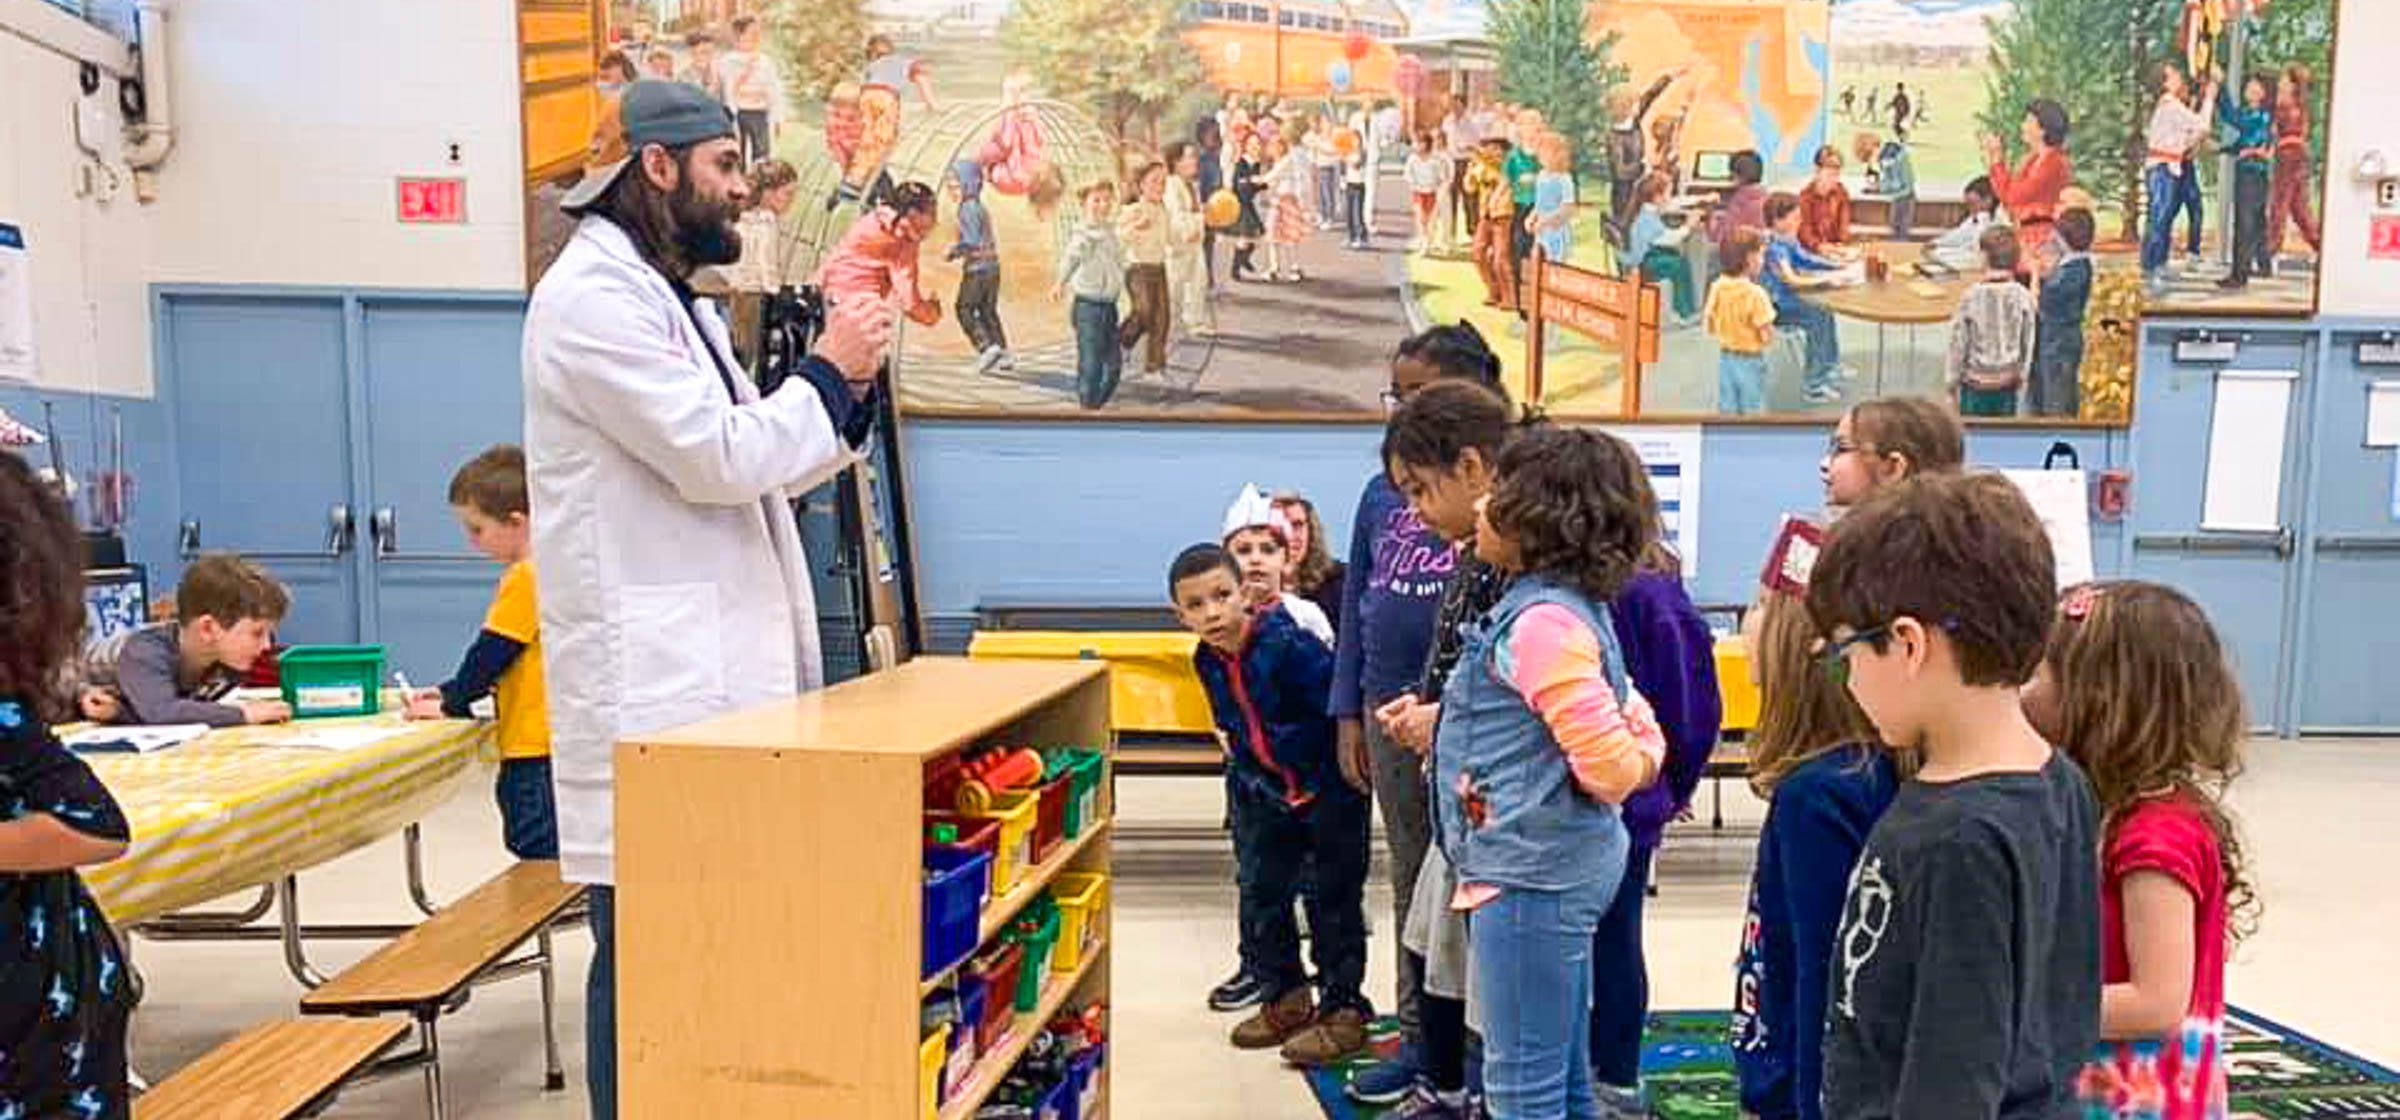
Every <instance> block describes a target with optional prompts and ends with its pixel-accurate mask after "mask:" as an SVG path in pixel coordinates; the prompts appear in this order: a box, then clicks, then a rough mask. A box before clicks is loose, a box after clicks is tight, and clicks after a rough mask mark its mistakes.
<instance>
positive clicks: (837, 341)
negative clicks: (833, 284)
mask: <svg viewBox="0 0 2400 1120" xmlns="http://www.w3.org/2000/svg"><path fill="white" fill-rule="evenodd" d="M891 348H892V309H891V307H890V306H889V305H887V304H883V303H873V302H868V301H864V300H853V301H851V302H849V303H845V304H842V305H841V306H839V307H836V308H834V309H833V315H832V317H831V320H830V321H829V322H827V323H826V324H825V333H824V334H822V335H819V336H817V346H816V349H815V350H814V351H812V353H813V355H814V356H815V357H819V358H823V359H824V360H826V361H827V362H831V363H832V364H833V367H834V368H835V369H838V370H840V371H842V380H844V381H848V382H850V383H851V385H852V388H854V389H855V388H856V387H857V384H858V383H859V382H861V381H863V382H866V383H868V384H870V385H872V384H874V382H875V373H876V371H877V370H879V369H881V368H882V367H883V356H884V353H885V352H886V351H888V350H890V349H891Z"/></svg>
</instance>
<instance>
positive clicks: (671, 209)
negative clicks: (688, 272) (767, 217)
mask: <svg viewBox="0 0 2400 1120" xmlns="http://www.w3.org/2000/svg"><path fill="white" fill-rule="evenodd" d="M667 214H668V216H670V217H672V218H674V219H675V246H676V248H678V249H681V250H683V256H684V259H685V260H687V261H689V262H691V265H692V267H694V268H705V267H707V266H709V265H722V264H732V263H733V262H735V261H738V260H740V259H742V235H741V231H740V230H738V229H736V228H734V219H735V218H736V217H737V216H738V215H739V208H738V207H736V206H735V205H734V204H733V203H731V202H727V201H723V200H719V199H710V198H703V197H701V195H700V192H698V191H697V190H694V189H693V187H692V180H691V177H690V176H685V177H684V179H683V181H682V182H680V183H678V184H676V186H675V193H674V194H672V195H670V196H668V198H667Z"/></svg>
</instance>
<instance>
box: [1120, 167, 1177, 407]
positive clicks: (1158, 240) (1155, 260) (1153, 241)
mask: <svg viewBox="0 0 2400 1120" xmlns="http://www.w3.org/2000/svg"><path fill="white" fill-rule="evenodd" d="M1169 177H1170V176H1169V175H1168V173H1167V165H1166V164H1163V163H1150V164H1145V165H1143V167H1142V168H1141V169H1140V170H1139V171H1136V172H1134V175H1133V182H1134V195H1133V197H1132V198H1130V199H1127V200H1126V202H1125V209H1123V210H1121V211H1119V212H1118V213H1117V239H1118V240H1120V241H1122V242H1124V243H1125V290H1126V294H1127V295H1129V296H1131V297H1132V299H1133V309H1132V312H1131V313H1130V314H1128V315H1127V316H1126V317H1125V321H1124V323H1123V324H1122V325H1120V326H1119V327H1118V328H1117V341H1118V343H1119V344H1120V345H1122V346H1123V347H1124V348H1125V349H1127V350H1131V349H1133V348H1134V347H1136V346H1140V347H1142V348H1143V349H1142V372H1143V373H1152V374H1155V373H1160V372H1162V371H1164V370H1165V369H1166V368H1167V331H1168V329H1169V328H1170V327H1171V326H1172V323H1173V318H1174V307H1175V305H1174V302H1173V298H1172V297H1171V296H1170V295H1169V294H1168V291H1167V180H1168V178H1169Z"/></svg>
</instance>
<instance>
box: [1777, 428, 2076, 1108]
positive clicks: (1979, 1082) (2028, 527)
mask: <svg viewBox="0 0 2400 1120" xmlns="http://www.w3.org/2000/svg"><path fill="white" fill-rule="evenodd" d="M2055 579H2056V573H2055V569H2054V566H2053V563H2052V559H2051V552H2050V542H2049V538H2048V537H2047V535H2046V534H2045V533H2044V531H2043V529H2042V523H2041V520H2040V519H2039V518H2038V517H2036V516H2035V515H2034V512H2033V508H2032V507H2031V506H2030V505H2028V504H2027V503H2026V501H2025V498H2024V495H2023V494H2021V493H2019V492H2018V490H2017V488H2016V486H2015V485H2014V484H2012V483H2010V482H2009V481H2008V480H2007V479H2006V478H2003V477H2001V476H1999V475H1993V474H1982V475H1954V474H1927V475H1923V476H1920V477H1916V478H1911V479H1907V480H1905V481H1902V482H1899V483H1897V484H1894V485H1890V486H1885V487H1881V488H1879V489H1877V490H1876V492H1875V493H1873V494H1872V495H1870V496H1868V498H1867V499H1866V501H1864V502H1862V503H1861V504H1859V505H1858V506H1857V507H1856V508H1854V509H1852V510H1851V511H1850V512H1849V513H1848V514H1846V515H1845V516H1843V518H1842V519H1841V520H1840V521H1838V522H1836V523H1835V524H1834V527H1833V531H1832V532H1831V533H1830V534H1829V535H1828V537H1827V540H1826V545H1825V550H1824V552H1823V554H1822V555H1821V556H1820V557H1819V558H1818V560H1817V562H1816V565H1815V567H1814V568H1813V569H1812V570H1811V572H1810V576H1809V583H1808V608H1809V615H1810V617H1811V618H1812V619H1813V620H1814V621H1815V623H1816V625H1817V628H1818V631H1819V633H1821V634H1822V635H1823V636H1824V646H1823V650H1822V652H1821V654H1820V657H1821V660H1822V662H1823V664H1824V666H1825V668H1826V670H1827V671H1828V672H1832V673H1835V674H1838V675H1839V677H1840V678H1841V679H1842V680H1843V682H1844V683H1845V684H1846V685H1847V687H1848V689H1849V691H1850V695H1851V696H1852V697H1853V698H1855V699H1856V700H1857V701H1858V704H1859V707H1860V708H1862V709H1864V710H1865V712H1866V713H1867V718H1868V719H1869V720H1871V721H1872V722H1873V723H1874V725H1875V729H1876V733H1877V737H1878V738H1879V739H1880V740H1881V741H1882V742H1884V743H1886V744H1889V745H1890V746H1892V747H1894V748H1898V749H1902V750H1906V751H1908V752H1910V753H1912V754H1913V755H1915V756H1916V757H1917V758H1919V759H1920V760H1921V765H1920V769H1919V770H1918V772H1917V774H1916V776H1915V777H1913V778H1911V779H1910V780H1908V781H1906V782H1904V783H1902V784H1901V787H1900V792H1899V793H1898V794H1896V795H1895V796H1894V797H1893V800H1892V804H1891V807H1890V808H1889V809H1888V810H1886V811H1885V813H1884V815H1883V818H1882V819H1881V820H1880V821H1878V822H1876V825H1875V828H1874V831H1873V832H1871V833H1870V834H1869V835H1868V837H1867V844H1866V848H1865V850H1864V851H1863V852H1862V853H1861V854H1860V856H1859V863H1858V867H1857V869H1856V870H1855V871H1854V872H1853V873H1852V875H1851V878H1850V888H1849V895H1848V899H1847V901H1846V902H1845V903H1844V906H1843V910H1842V919H1841V926H1840V929H1839V931H1838V932H1837V934H1836V940H1835V946H1836V950H1835V952H1836V956H1835V957H1834V959H1833V961H1832V962H1831V963H1832V965H1833V968H1832V971H1831V975H1830V977H1829V978H1828V982H1827V986H1826V993H1827V1004H1828V1007H1827V1011H1826V1026H1825V1032H1826V1033H1825V1075H1824V1094H1823V1101H1824V1106H1825V1114H1826V1115H1827V1116H1830V1117H1840V1118H1850V1117H1903V1116H1905V1117H1918V1116H1928V1117H1931V1116H1938V1117H1945V1118H1948V1117H1962V1118H1964V1117H1991V1118H2001V1117H2005V1118H2020V1117H2021V1118H2026V1120H2031V1118H2035V1117H2045V1118H2047V1117H2058V1116H2065V1115H2070V1114H2072V1110H2073V1108H2074V1103H2075V1089H2076V1076H2077V1073H2078V1072H2079V1071H2080V1069H2081V1068H2082V1065H2083V1063H2084V1062H2085V1061H2087V1060H2088V1058H2089V1056H2090V1055H2091V1053H2092V1047H2093V1046H2095V1045H2097V1043H2098V1041H2099V1028H2100V998H2101V997H2100V942H2101V929H2100V913H2099V910H2100V905H2099V899H2100V883H2099V861H2098V858H2097V853H2098V850H2099V848H2098V844H2099V837H2098V835H2097V817H2098V810H2097V807H2096V806H2095V804H2094V802H2093V800H2092V791H2091V786H2090V784H2089V783H2088V782H2086V781H2085V779H2084V776H2083V772H2082V770H2081V769H2079V768H2078V767H2077V766H2076V765H2075V763H2074V762H2073V761H2072V760H2071V759H2070V758H2069V757H2068V756H2067V755H2066V754H2064V753H2063V752H2061V751H2058V750H2055V749H2053V748H2052V746H2051V744H2050V743H2049V742H2048V741H2047V740H2046V739H2044V738H2043V736H2042V734H2041V732H2039V731H2037V730H2035V728H2034V727H2033V725H2032V724H2031V723H2030V722H2028V721H2027V719H2026V717H2025V711H2024V708H2023V706H2022V704H2021V703H2020V700H2019V695H2018V694H2019V690H2020V689H2021V688H2023V686H2024V685H2025V683H2026V682H2027V681H2028V680H2030V679H2031V678H2032V676H2033V674H2034V670H2035V668H2036V666H2037V665H2038V664H2039V663H2040V661H2041V658H2042V650H2043V645H2044V643H2045V641H2046V640H2047V636H2048V633H2049V629H2050V624H2051V615H2052V610H2053V608H2052V602H2053V598H2054V591H2053V588H2054V587H2055V582H2054V581H2055Z"/></svg>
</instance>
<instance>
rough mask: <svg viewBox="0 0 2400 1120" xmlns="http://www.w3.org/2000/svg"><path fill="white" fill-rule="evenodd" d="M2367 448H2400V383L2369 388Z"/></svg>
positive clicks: (2381, 384)
mask: <svg viewBox="0 0 2400 1120" xmlns="http://www.w3.org/2000/svg"><path fill="white" fill-rule="evenodd" d="M2367 446H2369V447H2400V381H2377V382H2375V383H2373V384H2371V385H2368V386H2367Z"/></svg>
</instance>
